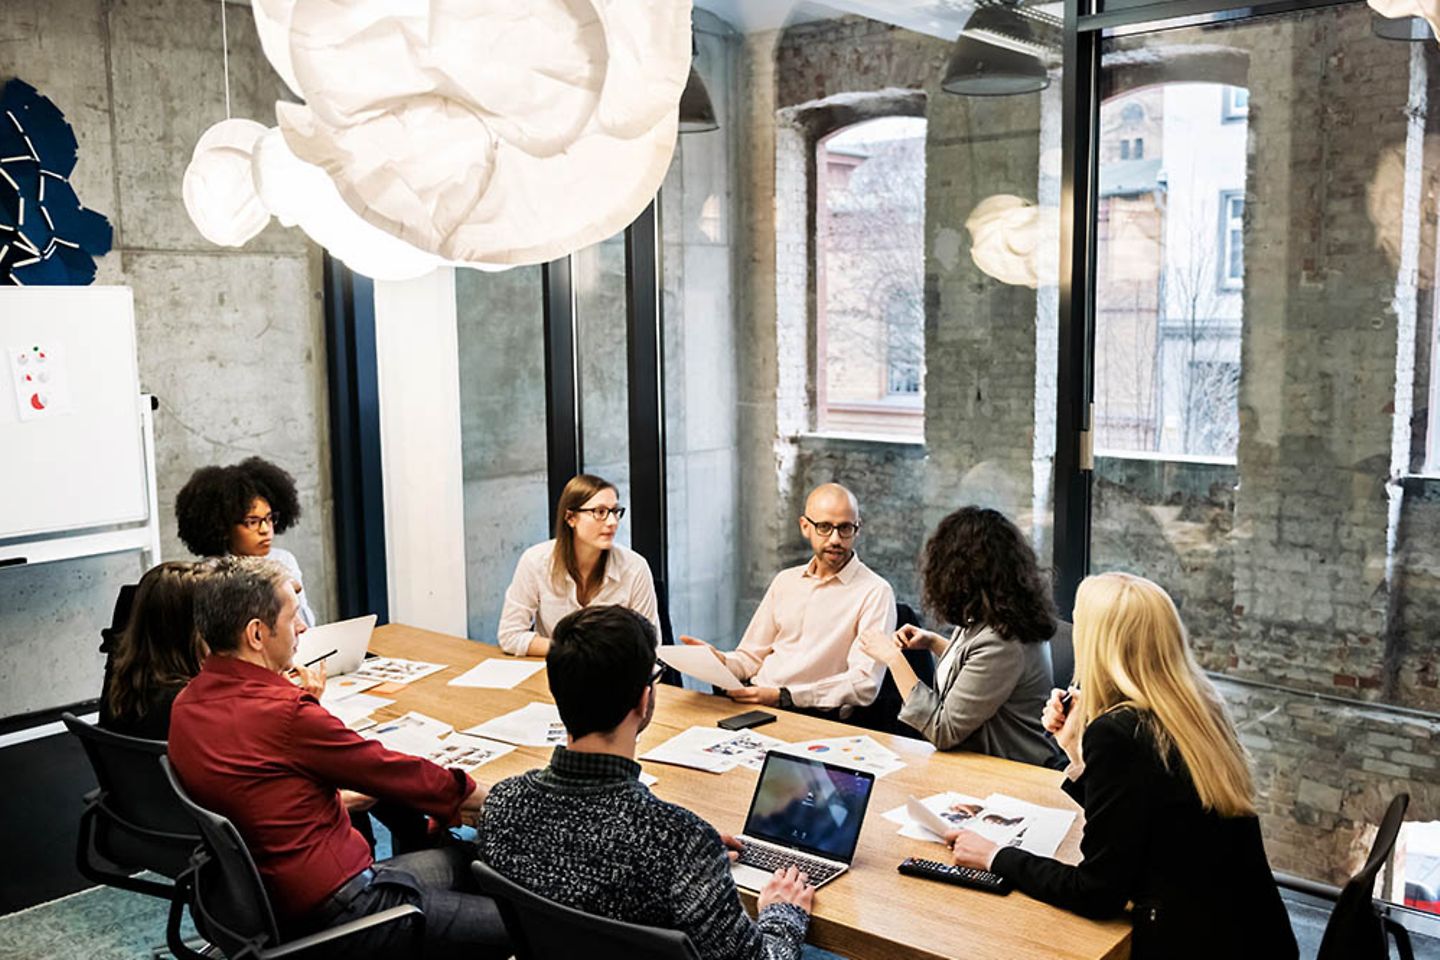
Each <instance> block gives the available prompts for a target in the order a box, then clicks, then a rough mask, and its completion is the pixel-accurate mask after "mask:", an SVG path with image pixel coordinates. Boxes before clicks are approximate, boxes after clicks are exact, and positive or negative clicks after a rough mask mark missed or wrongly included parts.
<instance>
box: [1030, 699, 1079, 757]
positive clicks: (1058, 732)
mask: <svg viewBox="0 0 1440 960" xmlns="http://www.w3.org/2000/svg"><path fill="white" fill-rule="evenodd" d="M1064 693H1065V691H1064V690H1060V689H1055V690H1051V691H1050V699H1049V700H1046V701H1045V709H1044V711H1043V712H1041V714H1040V723H1041V725H1042V726H1044V727H1045V729H1046V730H1048V731H1050V732H1051V733H1052V734H1054V736H1055V742H1056V743H1057V744H1059V745H1060V749H1061V750H1064V751H1065V756H1067V757H1069V758H1070V762H1071V763H1078V762H1080V710H1079V707H1080V691H1079V690H1071V691H1070V695H1071V700H1070V710H1069V713H1066V710H1065V707H1064V706H1062V705H1061V703H1060V697H1061V696H1062V695H1063V694H1064Z"/></svg>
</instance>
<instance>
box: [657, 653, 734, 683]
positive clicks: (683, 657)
mask: <svg viewBox="0 0 1440 960" xmlns="http://www.w3.org/2000/svg"><path fill="white" fill-rule="evenodd" d="M656 655H657V656H659V657H660V659H661V660H662V661H664V662H665V663H666V664H668V665H669V666H672V667H674V668H675V669H676V670H679V671H680V672H681V673H683V674H685V675H686V676H687V677H694V678H695V679H696V680H699V681H701V682H702V683H708V684H712V685H713V686H717V687H719V688H720V689H721V690H724V691H726V692H727V693H728V692H729V691H731V690H739V689H740V688H741V687H743V686H745V684H743V683H741V682H740V681H739V680H736V679H735V674H733V673H731V672H730V670H729V669H728V668H727V667H726V666H725V665H724V664H723V663H721V662H720V661H719V660H717V659H716V658H715V654H714V653H712V652H711V650H710V648H709V647H695V646H691V645H689V644H675V645H673V646H669V645H662V646H661V647H660V649H659V650H657V651H656Z"/></svg>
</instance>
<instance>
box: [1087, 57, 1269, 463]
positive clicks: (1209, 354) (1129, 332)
mask: <svg viewBox="0 0 1440 960" xmlns="http://www.w3.org/2000/svg"><path fill="white" fill-rule="evenodd" d="M1125 76H1126V74H1125V73H1124V72H1118V73H1117V80H1118V81H1120V82H1122V83H1123V81H1124V78H1125ZM1147 79H1148V77H1147ZM1237 90H1240V91H1243V90H1244V88H1243V87H1236V86H1229V85H1223V84H1218V83H1183V82H1172V83H1161V84H1154V83H1149V84H1146V85H1143V86H1139V87H1136V88H1133V89H1124V88H1123V87H1122V88H1121V92H1119V93H1117V94H1116V95H1115V96H1112V97H1111V98H1110V99H1109V100H1107V101H1106V102H1105V103H1104V104H1102V106H1101V109H1100V144H1099V147H1100V198H1099V199H1100V202H1099V214H1100V220H1099V232H1098V237H1097V240H1098V247H1097V251H1096V254H1097V264H1098V270H1097V278H1096V331H1095V338H1096V371H1095V383H1096V397H1095V401H1096V419H1097V424H1096V427H1097V433H1098V436H1097V447H1098V448H1099V449H1100V450H1101V451H1102V452H1107V453H1115V454H1124V455H1131V456H1136V455H1142V456H1172V457H1173V456H1179V457H1206V458H1220V459H1222V460H1224V459H1232V458H1233V457H1234V456H1235V451H1236V444H1237V440H1238V435H1239V407H1238V388H1239V382H1240V373H1241V370H1240V364H1241V356H1240V328H1241V316H1242V303H1243V294H1244V278H1245V270H1244V212H1245V194H1244V189H1245V177H1246V152H1245V151H1246V134H1247V131H1246V126H1245V124H1244V123H1233V122H1228V121H1229V120H1232V119H1234V118H1233V117H1229V115H1228V113H1227V112H1226V111H1227V110H1229V108H1230V107H1232V106H1233V104H1234V102H1235V91H1237ZM1246 102H1248V101H1246ZM1222 104H1224V105H1229V106H1226V107H1225V108H1224V109H1222ZM1241 119H1243V118H1241ZM1143 140H1148V141H1149V151H1148V153H1142V152H1141V151H1140V150H1138V149H1136V147H1135V144H1137V143H1139V142H1142V141H1143ZM1217 223H1218V224H1219V229H1218V230H1217V229H1216V224H1217ZM1217 278H1218V280H1217Z"/></svg>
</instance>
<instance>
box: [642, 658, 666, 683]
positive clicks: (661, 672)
mask: <svg viewBox="0 0 1440 960" xmlns="http://www.w3.org/2000/svg"><path fill="white" fill-rule="evenodd" d="M663 676H665V664H664V663H656V664H655V672H654V673H652V674H650V680H649V681H648V682H647V683H646V684H645V685H646V686H647V687H653V686H655V684H656V683H658V682H659V680H660V678H661V677H663Z"/></svg>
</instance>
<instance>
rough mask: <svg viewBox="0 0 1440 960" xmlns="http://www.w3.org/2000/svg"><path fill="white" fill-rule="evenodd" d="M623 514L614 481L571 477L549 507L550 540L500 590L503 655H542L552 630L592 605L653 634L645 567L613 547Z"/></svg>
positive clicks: (524, 557)
mask: <svg viewBox="0 0 1440 960" xmlns="http://www.w3.org/2000/svg"><path fill="white" fill-rule="evenodd" d="M623 516H625V508H624V507H622V506H620V495H619V493H618V492H617V491H616V489H615V485H614V484H613V483H611V482H610V481H608V480H604V479H601V478H600V477H597V476H594V475H593V474H588V473H582V474H580V475H579V476H575V477H571V478H570V482H569V483H567V484H565V489H564V490H562V491H561V492H560V500H559V502H558V503H557V504H556V506H555V538H554V539H553V540H547V541H545V542H544V543H537V544H535V545H534V546H533V547H531V548H530V549H528V550H526V551H525V552H524V553H523V554H521V556H520V562H519V563H518V564H516V565H515V576H514V578H513V579H512V580H511V581H510V588H509V589H508V590H506V591H505V606H504V609H502V610H501V612H500V629H499V631H498V633H499V637H498V639H499V641H500V646H501V648H502V649H503V650H504V651H505V652H506V653H509V654H513V655H515V656H518V657H543V656H545V654H546V653H548V652H549V650H550V631H551V630H553V629H554V628H555V624H557V623H559V622H560V621H561V620H562V619H563V618H564V617H565V616H566V615H567V614H571V613H574V612H575V611H576V610H579V609H581V608H582V607H588V606H592V605H597V604H615V605H619V606H622V607H628V608H629V609H631V610H634V611H635V612H636V613H638V614H640V615H641V616H643V617H644V618H645V619H647V620H649V621H650V622H651V623H652V624H653V625H654V626H655V635H656V637H659V636H660V620H659V615H658V614H657V612H656V602H655V581H654V579H653V578H652V577H651V576H650V565H649V564H648V563H646V562H645V558H644V557H642V556H640V554H638V553H635V552H634V551H632V550H628V549H626V548H625V547H623V546H621V545H620V544H618V543H616V542H615V532H616V530H618V529H619V526H620V518H621V517H623Z"/></svg>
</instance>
